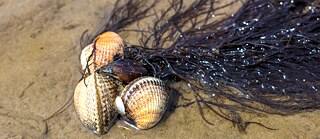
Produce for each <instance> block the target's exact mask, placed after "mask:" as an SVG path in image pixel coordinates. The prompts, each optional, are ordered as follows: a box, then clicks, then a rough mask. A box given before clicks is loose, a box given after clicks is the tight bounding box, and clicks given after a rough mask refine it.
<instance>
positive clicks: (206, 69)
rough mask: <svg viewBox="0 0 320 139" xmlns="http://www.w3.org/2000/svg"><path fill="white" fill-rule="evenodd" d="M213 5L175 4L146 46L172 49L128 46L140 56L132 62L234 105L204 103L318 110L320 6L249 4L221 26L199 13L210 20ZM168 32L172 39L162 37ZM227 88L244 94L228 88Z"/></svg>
mask: <svg viewBox="0 0 320 139" xmlns="http://www.w3.org/2000/svg"><path fill="white" fill-rule="evenodd" d="M209 2H210V3H212V1H209V0H207V1H201V0H199V1H196V2H194V3H193V4H192V5H191V6H190V7H189V8H191V7H192V8H194V9H202V8H203V10H198V11H197V12H196V13H192V12H190V11H189V10H188V8H187V10H182V9H180V7H182V6H180V4H182V2H180V3H173V2H172V3H171V4H175V5H172V6H171V7H170V8H171V9H174V10H175V14H174V15H172V16H165V15H162V16H161V17H160V18H158V19H157V20H156V24H155V26H154V27H153V28H151V31H150V32H151V33H152V34H149V36H148V35H146V36H148V37H145V39H144V40H142V41H141V42H142V43H141V45H142V46H143V47H148V44H150V43H149V42H148V41H150V40H151V41H152V42H153V43H152V47H153V48H159V46H163V45H164V44H165V43H166V41H168V40H169V41H173V45H171V46H170V47H169V48H167V49H162V50H160V51H150V50H149V51H144V50H142V49H141V48H136V49H135V50H134V51H133V49H134V48H132V47H130V48H128V49H127V50H128V51H129V50H132V51H131V52H132V54H131V55H132V56H135V57H130V56H128V58H132V59H136V60H138V61H139V60H140V61H141V62H143V63H144V64H145V65H149V67H151V68H150V69H152V71H153V73H152V74H154V75H155V76H157V77H160V78H162V79H169V77H172V76H173V77H177V78H179V79H182V80H184V81H186V82H187V83H188V85H189V86H191V87H192V88H196V89H198V90H201V91H202V92H203V94H205V95H207V96H211V97H213V98H227V99H228V100H230V101H232V102H234V103H233V104H232V105H230V104H224V103H221V102H219V101H215V100H214V99H210V100H205V99H204V98H198V99H197V100H198V101H197V102H198V103H204V104H205V106H206V105H207V106H218V107H220V108H223V109H226V110H230V111H239V110H242V111H248V112H252V111H255V112H263V113H271V114H280V115H287V114H293V113H297V112H301V111H304V110H312V109H318V108H319V106H320V101H319V98H320V96H319V91H318V89H319V88H320V83H319V79H320V77H319V76H320V71H319V70H318V68H319V66H320V57H319V54H320V48H319V46H320V40H319V39H318V38H319V37H318V35H319V31H320V23H319V22H320V20H319V18H320V17H319V9H318V8H317V7H311V9H310V10H308V11H306V12H304V11H301V10H297V9H296V8H294V7H295V6H296V5H295V4H296V3H294V2H293V3H292V2H277V3H274V2H273V1H266V0H258V1H253V0H251V1H248V2H246V3H245V4H244V6H243V7H242V8H241V9H240V10H239V11H238V12H237V13H235V14H234V15H233V16H232V17H230V18H227V19H224V20H221V21H220V22H208V23H207V22H202V21H204V20H201V21H199V20H197V19H196V18H197V17H199V16H200V15H201V13H203V14H206V15H209V14H211V13H212V11H214V10H215V9H209V10H208V9H206V8H208V7H207V4H208V3H209ZM306 5H311V3H306ZM177 7H178V8H177ZM209 7H212V6H209ZM307 8H309V7H307ZM166 17H169V18H168V19H166ZM207 17H208V16H207ZM197 21H198V22H197ZM190 24H191V27H190V28H187V29H183V28H184V27H185V26H188V25H190ZM197 27H200V28H197ZM165 33H167V34H170V35H169V36H165V37H162V36H161V35H162V34H165ZM175 36H179V37H175ZM170 37H171V38H170ZM150 38H154V39H153V40H152V39H150ZM137 57H139V58H138V59H137ZM226 86H232V87H233V88H236V89H237V90H239V91H240V92H241V93H240V94H239V93H233V92H230V91H224V90H225V89H224V88H225V87H226ZM257 103H258V105H257ZM230 118H232V117H230Z"/></svg>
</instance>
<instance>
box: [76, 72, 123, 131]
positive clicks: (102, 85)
mask: <svg viewBox="0 0 320 139" xmlns="http://www.w3.org/2000/svg"><path fill="white" fill-rule="evenodd" d="M116 88H117V86H116V84H115V83H114V81H113V80H111V79H109V78H106V77H104V76H102V75H100V74H98V73H93V74H91V75H90V76H88V77H87V78H85V80H83V79H82V80H81V81H80V82H79V83H78V85H77V87H76V89H75V92H74V106H75V109H76V112H77V114H78V116H79V118H80V120H81V122H82V123H83V124H84V125H85V126H86V127H88V128H89V129H91V130H93V131H94V132H95V133H96V134H98V135H101V134H104V133H106V132H108V130H109V129H110V127H111V126H112V125H113V124H114V122H115V119H116V115H117V114H116V110H115V107H114V105H113V104H114V100H115V98H116V96H117V95H118V93H117V91H116Z"/></svg>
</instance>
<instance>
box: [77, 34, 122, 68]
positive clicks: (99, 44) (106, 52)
mask: <svg viewBox="0 0 320 139" xmlns="http://www.w3.org/2000/svg"><path fill="white" fill-rule="evenodd" d="M94 47H95V50H94V51H93V48H94ZM123 47H124V43H123V40H122V38H121V37H120V36H119V35H118V34H116V33H114V32H105V33H103V34H101V35H99V36H98V37H97V38H96V41H95V42H94V43H93V44H89V45H88V46H86V47H85V48H84V49H83V50H82V52H81V56H80V61H81V65H82V69H85V68H86V66H87V63H88V65H89V69H90V73H93V71H94V70H96V69H98V68H100V67H101V66H103V65H105V64H109V63H111V62H113V60H114V56H116V55H119V56H122V55H123ZM87 61H88V62H87Z"/></svg>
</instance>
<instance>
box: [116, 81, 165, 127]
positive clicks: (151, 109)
mask: <svg viewBox="0 0 320 139" xmlns="http://www.w3.org/2000/svg"><path fill="white" fill-rule="evenodd" d="M168 102H169V94H168V92H167V90H166V86H165V83H164V82H163V81H161V80H160V79H158V78H154V77H140V78H137V79H135V80H133V81H132V82H130V83H129V84H128V85H127V86H126V87H125V88H124V89H123V91H122V92H121V94H120V96H119V97H117V99H116V102H115V103H116V107H117V109H118V112H119V113H120V114H122V115H125V117H126V118H127V119H129V120H130V121H129V122H133V123H134V124H135V126H136V127H137V128H138V129H149V128H151V127H153V126H155V125H156V124H157V123H158V122H159V121H160V119H161V117H162V115H163V114H164V112H165V111H166V108H167V105H168Z"/></svg>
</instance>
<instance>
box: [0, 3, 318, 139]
mask: <svg viewBox="0 0 320 139" xmlns="http://www.w3.org/2000/svg"><path fill="white" fill-rule="evenodd" d="M113 3H114V1H113V0H95V1H94V0H77V1H76V0H55V1H49V0H23V1H22V0H1V1H0V19H1V20H0V65H1V68H0V138H17V139H20V138H83V139H87V138H115V139H125V138H130V139H131V138H156V139H157V138H167V139H169V138H170V139H173V138H185V139H186V138H203V139H204V138H237V139H238V138H253V139H256V138H268V139H269V138H272V139H276V138H283V139H289V138H299V139H300V138H301V139H304V138H307V139H309V138H310V139H316V138H320V116H319V115H320V111H319V110H317V111H313V112H304V113H301V114H296V115H292V116H279V115H266V116H256V115H247V116H246V117H247V119H248V120H250V121H255V122H260V123H262V124H264V125H267V126H269V127H272V128H275V129H277V130H268V129H266V128H263V127H261V126H257V125H250V126H249V127H248V129H247V133H240V132H239V131H238V129H237V128H236V127H234V126H233V125H232V123H230V122H228V121H226V120H224V119H222V118H220V117H219V116H217V115H215V114H208V116H210V119H211V121H212V123H213V124H214V125H209V124H207V123H206V122H205V121H204V120H202V118H201V116H200V115H199V111H198V108H197V106H196V105H195V104H194V105H191V106H189V107H187V108H177V109H174V110H170V112H168V113H167V114H166V115H165V118H164V119H162V121H161V122H160V123H159V124H158V125H157V126H155V127H154V128H152V129H150V130H140V131H138V130H134V129H132V128H128V127H126V126H125V125H124V124H123V123H122V122H118V123H117V124H116V125H114V126H113V127H112V128H111V130H110V131H109V132H108V133H107V134H105V135H102V136H100V137H98V136H96V135H95V134H93V132H91V131H90V130H88V129H87V128H85V127H84V126H83V125H82V124H81V122H80V120H79V119H78V117H77V115H76V113H75V110H74V107H73V105H71V106H69V107H68V108H67V109H66V110H65V111H63V112H62V113H61V114H59V115H57V116H55V117H53V118H51V119H50V120H48V122H47V129H48V130H46V124H45V123H44V119H46V118H48V117H49V116H51V115H52V114H53V113H55V112H56V111H57V110H59V109H60V108H61V107H62V106H63V105H64V104H65V103H66V102H68V100H69V99H70V97H72V95H73V91H74V88H75V86H76V84H77V82H78V81H79V79H80V77H81V71H80V61H79V55H80V52H81V47H80V45H79V42H80V36H81V34H82V33H83V32H84V31H85V30H89V33H92V32H95V31H96V30H97V29H98V28H99V27H101V23H102V22H103V20H104V19H106V18H105V17H106V16H108V11H110V10H112V7H113ZM231 11H232V10H231ZM123 36H124V38H125V39H126V40H127V41H129V42H130V41H132V42H135V40H134V36H129V35H128V34H127V35H126V34H123ZM177 101H178V100H177Z"/></svg>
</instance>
